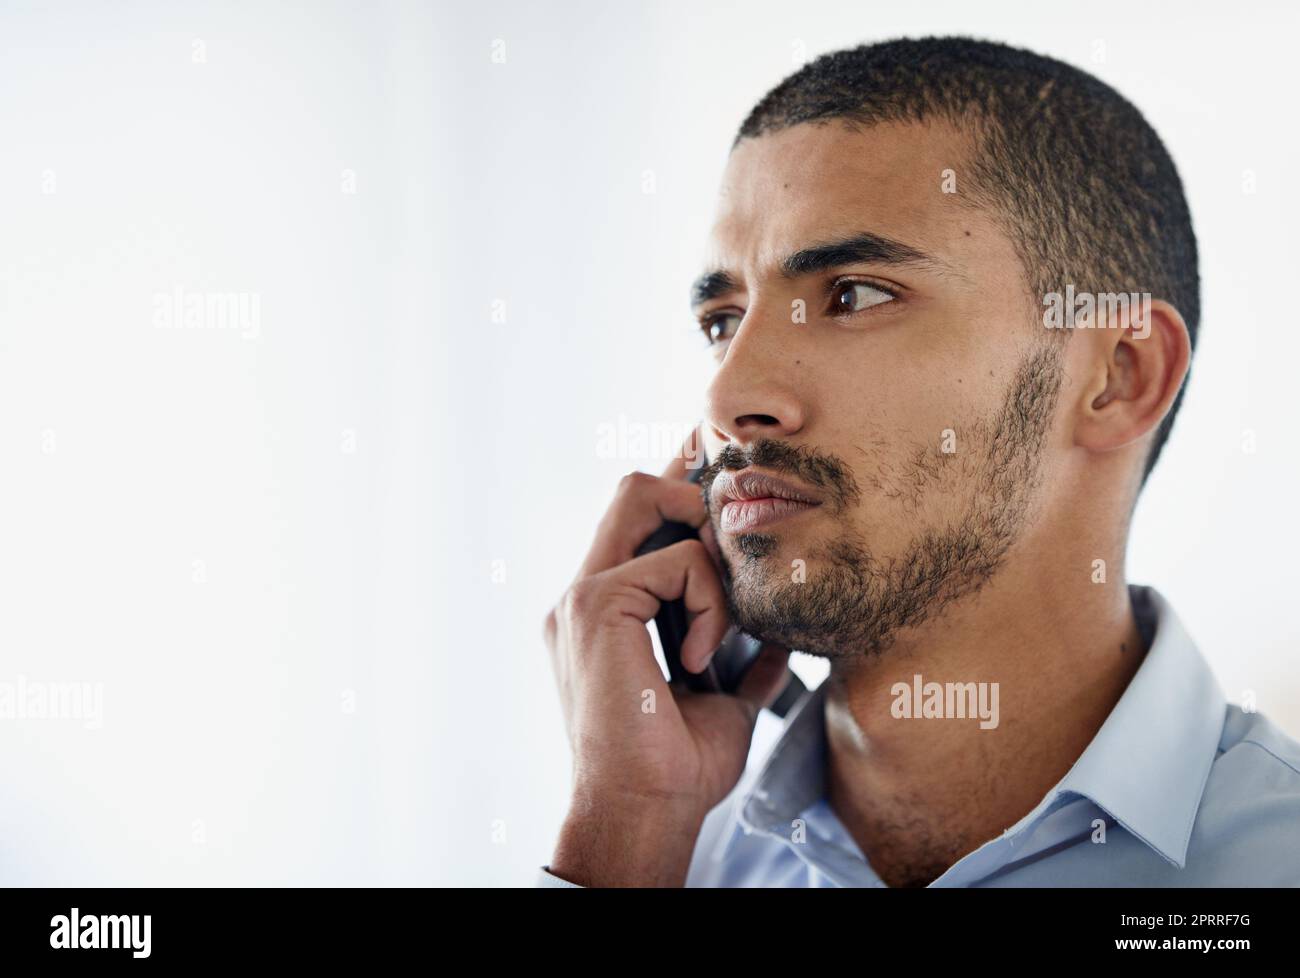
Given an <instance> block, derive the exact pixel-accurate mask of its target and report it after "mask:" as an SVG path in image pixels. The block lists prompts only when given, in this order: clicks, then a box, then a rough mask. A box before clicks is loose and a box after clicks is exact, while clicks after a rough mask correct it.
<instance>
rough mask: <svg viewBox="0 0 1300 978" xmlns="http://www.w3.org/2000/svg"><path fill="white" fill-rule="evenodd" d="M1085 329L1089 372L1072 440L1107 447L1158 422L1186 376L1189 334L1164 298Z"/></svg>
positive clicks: (1094, 447)
mask: <svg viewBox="0 0 1300 978" xmlns="http://www.w3.org/2000/svg"><path fill="white" fill-rule="evenodd" d="M1144 311H1145V315H1143V312H1144ZM1086 333H1087V334H1090V335H1088V340H1089V346H1090V365H1089V367H1088V370H1089V374H1088V382H1087V383H1086V384H1085V385H1084V390H1083V397H1082V402H1081V403H1080V405H1079V409H1080V417H1079V422H1078V424H1077V425H1076V427H1075V439H1074V440H1075V443H1076V444H1078V445H1081V446H1083V447H1084V448H1089V449H1092V450H1093V451H1097V452H1108V451H1112V450H1114V449H1117V448H1122V447H1124V446H1125V445H1130V444H1132V443H1133V442H1135V441H1137V440H1139V439H1140V438H1142V437H1143V436H1145V435H1147V434H1148V433H1149V432H1152V431H1154V430H1155V429H1156V428H1157V427H1158V426H1159V424H1160V422H1161V420H1163V418H1164V416H1165V415H1166V414H1167V413H1168V412H1169V408H1170V406H1171V405H1172V404H1173V403H1174V398H1175V397H1177V396H1178V390H1179V388H1181V387H1182V385H1183V379H1184V378H1185V377H1186V376H1187V365H1188V363H1189V362H1190V361H1191V356H1192V344H1191V338H1190V337H1189V336H1188V335H1187V324H1186V323H1185V322H1183V317H1182V315H1181V314H1180V313H1179V312H1178V310H1177V309H1175V308H1174V307H1173V306H1171V305H1170V304H1169V303H1168V302H1164V301H1162V300H1152V301H1151V302H1150V304H1149V305H1148V306H1147V308H1146V309H1145V310H1143V309H1142V308H1141V306H1140V305H1139V306H1138V307H1137V308H1134V307H1130V309H1129V312H1128V316H1127V319H1126V321H1124V322H1117V323H1115V324H1113V325H1109V324H1103V325H1101V326H1099V327H1098V328H1096V329H1090V330H1087V331H1086ZM1082 338H1083V337H1076V339H1082Z"/></svg>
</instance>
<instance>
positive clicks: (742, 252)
mask: <svg viewBox="0 0 1300 978" xmlns="http://www.w3.org/2000/svg"><path fill="white" fill-rule="evenodd" d="M966 158H967V156H966V146H965V143H964V140H963V139H962V138H961V137H960V136H959V135H958V134H957V133H955V132H954V131H953V130H951V129H949V128H948V127H946V126H939V125H922V124H897V123H882V124H879V125H875V126H870V127H866V128H861V129H858V130H857V131H854V130H851V129H849V128H848V127H847V126H845V125H844V124H843V123H842V122H840V121H838V120H833V121H830V122H826V123H801V124H799V125H796V126H791V127H789V128H787V129H783V130H780V131H777V132H772V133H767V134H764V135H762V136H759V137H756V138H749V139H744V140H742V141H741V142H740V143H739V144H738V145H737V146H736V148H735V149H734V150H733V151H732V154H731V157H730V159H729V160H728V163H727V168H726V171H725V173H724V175H723V179H722V185H721V188H720V191H719V199H718V209H717V214H716V218H715V221H714V225H713V229H712V233H711V235H710V242H709V249H710V257H711V259H712V260H713V267H719V268H720V267H736V266H737V265H738V264H741V263H744V262H747V261H755V262H757V263H758V264H760V265H761V266H763V267H769V266H772V265H775V264H776V263H778V262H780V261H781V260H782V259H783V258H784V257H785V256H786V255H788V254H790V253H791V252H793V251H796V250H798V249H801V248H806V247H808V246H809V245H810V244H812V243H815V242H818V241H823V240H828V239H835V238H839V237H843V236H846V235H848V234H852V233H858V232H861V231H863V230H871V231H873V232H875V233H878V234H881V235H883V236H886V237H890V238H893V239H895V240H899V241H905V242H908V243H910V244H912V245H915V246H917V247H919V248H922V249H924V250H926V251H930V252H934V253H943V252H944V251H945V249H947V248H948V247H949V246H950V245H955V244H956V243H957V242H956V240H955V239H956V238H959V237H963V236H966V237H968V235H966V234H965V232H966V231H967V230H970V229H971V228H972V227H974V226H975V224H977V223H980V222H978V221H977V220H975V218H976V215H974V214H973V213H972V211H971V209H969V208H967V207H965V206H962V202H960V201H956V200H953V199H952V198H953V196H954V195H953V194H951V193H945V187H946V186H947V187H949V189H955V190H956V191H957V192H958V193H959V192H960V190H961V172H962V170H963V169H964V167H965V160H966ZM945 171H948V173H945Z"/></svg>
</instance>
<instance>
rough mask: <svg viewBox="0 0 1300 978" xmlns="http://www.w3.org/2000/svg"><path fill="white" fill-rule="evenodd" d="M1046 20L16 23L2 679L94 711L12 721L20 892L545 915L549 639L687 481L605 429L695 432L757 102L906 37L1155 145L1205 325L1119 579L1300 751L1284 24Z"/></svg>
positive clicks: (526, 6)
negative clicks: (1077, 70)
mask: <svg viewBox="0 0 1300 978" xmlns="http://www.w3.org/2000/svg"><path fill="white" fill-rule="evenodd" d="M471 6H472V7H473V10H472V12H470V11H468V10H467V9H466V8H469V7H471ZM1046 6H1047V5H1043V4H1038V3H1025V4H1002V5H997V4H990V3H981V4H968V3H945V4H936V3H926V4H908V5H905V8H906V10H905V12H903V11H900V10H899V8H898V5H889V4H873V5H868V4H862V3H853V2H841V3H828V2H822V3H814V2H805V3H799V4H790V3H786V2H770V3H744V4H739V3H725V4H724V3H713V4H708V3H699V2H682V3H637V4H632V3H620V4H608V3H597V2H590V3H567V4H559V3H554V4H537V3H524V2H521V3H484V4H474V5H469V4H450V3H449V4H446V5H442V4H437V5H431V4H416V3H406V4H403V3H385V4H361V3H352V4H338V3H336V4H323V3H312V4H298V5H288V4H273V5H272V4H232V5H224V4H223V5H217V4H194V5H185V4H164V3H122V4H116V3H115V4H112V5H106V4H93V3H83V4H58V5H48V4H36V3H32V4H15V3H7V4H6V5H5V6H4V7H3V9H2V11H0V270H2V271H3V291H2V292H0V447H2V448H3V450H4V453H5V455H4V457H5V461H6V463H7V464H6V466H5V469H4V472H3V476H2V478H0V487H2V489H0V493H2V495H0V499H2V501H3V504H2V505H0V554H2V555H3V556H2V558H0V682H8V683H15V682H17V681H18V679H19V677H24V678H25V680H26V681H37V682H73V681H84V682H91V683H98V684H101V686H100V688H101V689H102V691H103V697H104V700H103V703H104V707H103V709H104V712H103V722H102V725H101V726H99V727H98V728H96V729H87V728H86V726H85V725H84V724H83V723H80V722H77V721H75V720H60V721H55V720H36V719H22V720H5V721H0V764H3V769H2V770H3V779H0V793H3V797H0V883H36V884H49V885H59V884H89V885H111V884H129V885H147V884H154V885H167V884H218V885H227V884H288V883H302V884H324V883H333V884H338V883H369V884H393V883H399V884H429V883H448V884H469V885H491V884H525V885H526V884H528V883H529V882H531V880H532V877H533V873H534V870H535V868H536V867H537V866H538V865H540V864H541V863H543V862H545V861H546V860H547V859H548V858H549V856H550V849H551V845H552V843H553V840H554V833H555V830H556V828H557V826H558V824H559V820H560V818H561V816H562V814H563V812H564V808H565V804H566V800H567V799H566V795H567V787H568V777H569V763H568V756H567V746H566V743H565V739H564V735H563V730H562V725H561V720H560V716H559V711H558V706H557V704H556V700H555V696H554V688H553V680H552V678H551V675H550V670H549V663H548V661H547V657H546V653H545V650H544V647H543V645H542V642H541V638H540V634H541V621H542V617H543V615H544V613H545V611H546V609H547V608H548V607H549V605H550V603H551V602H553V601H554V600H555V598H556V597H558V595H559V594H560V592H561V591H562V590H563V588H564V587H565V586H566V584H567V582H568V580H569V578H570V576H571V575H572V573H573V572H574V570H575V569H576V567H577V564H578V562H579V560H580V558H581V556H582V553H583V552H584V551H585V549H586V547H587V545H588V543H589V540H590V536H591V532H592V530H593V528H594V525H595V521H596V519H597V518H598V516H599V514H600V513H601V511H602V510H603V508H604V506H605V504H606V502H607V501H608V498H609V496H610V494H611V492H612V491H613V489H614V486H615V484H616V483H617V480H618V478H619V477H620V476H621V475H623V474H624V473H625V472H626V471H628V470H630V469H633V468H643V469H646V470H649V471H658V470H659V469H660V468H661V467H662V464H663V459H662V458H661V457H652V456H661V455H663V454H664V452H666V450H667V449H666V448H665V449H663V450H661V451H658V452H655V451H641V450H638V448H637V446H636V445H626V446H624V450H622V451H619V452H616V453H614V457H607V456H608V454H609V453H605V452H602V451H601V444H600V442H599V440H598V432H599V431H600V430H601V428H600V426H602V425H614V426H616V427H618V426H623V430H625V431H629V432H630V431H634V430H635V427H634V426H637V425H641V426H651V428H652V430H653V431H655V432H658V433H663V434H667V435H672V434H675V433H677V432H680V431H682V430H684V427H685V426H686V425H688V424H690V423H691V422H692V421H693V419H695V418H696V417H698V416H699V413H700V395H701V392H702V390H703V387H704V384H705V382H706V378H707V376H708V365H707V360H706V358H705V356H704V354H703V353H702V351H701V348H700V344H699V342H698V341H697V340H696V338H695V336H694V333H693V330H694V326H693V323H692V322H691V320H690V318H689V316H688V315H687V311H686V301H685V300H686V290H687V286H688V283H689V281H690V280H691V279H692V278H693V277H694V275H695V274H697V273H698V271H699V270H700V268H699V260H700V258H701V255H702V247H703V242H704V238H705V234H706V231H707V228H708V225H709V222H710V218H711V214H712V208H713V195H714V192H715V189H716V186H717V180H718V177H719V175H720V173H721V170H722V167H723V165H724V163H725V159H726V153H727V149H728V147H729V145H730V141H731V139H732V136H733V134H734V131H735V129H736V127H737V126H738V125H739V123H740V121H741V119H742V118H743V117H744V115H745V114H746V112H747V111H748V109H749V108H750V106H751V105H752V103H753V102H754V101H756V100H757V99H758V98H759V97H760V96H761V95H762V94H764V93H765V92H766V91H767V90H768V89H769V88H770V87H771V86H772V85H774V84H775V83H776V82H777V81H779V80H780V79H781V78H782V77H784V76H785V75H786V74H788V73H789V72H790V71H792V70H794V68H795V67H796V66H797V64H796V62H797V59H798V58H799V57H801V56H802V57H806V58H810V57H814V56H816V55H817V54H820V53H822V52H825V51H830V50H835V49H838V48H841V47H846V46H849V45H852V44H856V43H859V42H863V41H868V40H873V39H883V38H886V37H893V36H898V35H900V34H912V35H917V34H923V33H968V34H974V35H976V36H980V37H988V38H993V39H998V40H1005V41H1010V42H1013V43H1017V44H1022V45H1026V46H1029V47H1032V48H1034V49H1035V50H1038V51H1040V52H1042V53H1045V54H1050V55H1054V56H1056V57H1059V58H1062V59H1064V60H1067V61H1070V62H1072V63H1074V64H1077V65H1079V66H1080V67H1083V68H1085V69H1087V70H1090V71H1092V72H1093V73H1095V74H1097V75H1098V76H1100V77H1101V78H1102V79H1104V80H1106V81H1107V82H1109V83H1111V84H1112V85H1114V86H1116V87H1117V88H1118V89H1119V90H1120V91H1121V92H1123V93H1125V94H1126V95H1127V96H1128V97H1129V98H1130V99H1132V100H1133V101H1134V102H1135V103H1136V104H1137V105H1138V106H1139V107H1140V108H1141V109H1142V110H1143V111H1144V112H1145V113H1146V114H1147V116H1148V118H1149V119H1150V120H1151V122H1152V123H1153V124H1154V125H1155V127H1156V129H1157V130H1158V131H1159V132H1160V134H1161V135H1162V137H1163V138H1164V139H1165V141H1166V143H1167V144H1168V145H1169V146H1170V148H1171V151H1172V153H1173V155H1174V158H1175V160H1176V162H1177V163H1178V165H1179V167H1180V170H1181V172H1182V174H1183V178H1184V181H1185V183H1186V186H1187V190H1188V194H1189V196H1190V200H1191V207H1192V212H1193V216H1194V219H1195V223H1196V228H1197V232H1198V235H1199V239H1200V245H1201V256H1202V266H1201V274H1202V279H1203V282H1204V289H1203V300H1204V316H1203V326H1202V335H1201V340H1200V346H1199V349H1198V352H1197V354H1196V358H1195V361H1194V365H1193V377H1192V384H1191V388H1190V391H1189V394H1188V396H1187V399H1186V401H1185V404H1184V406H1183V409H1182V413H1181V414H1180V417H1179V420H1178V424H1177V427H1176V429H1175V433H1174V436H1173V438H1172V440H1171V442H1170V444H1169V446H1168V447H1167V448H1166V451H1165V455H1164V457H1163V459H1162V461H1161V463H1160V466H1159V468H1158V469H1157V470H1156V473H1155V475H1154V476H1153V479H1152V481H1151V482H1150V484H1149V485H1148V488H1147V490H1146V493H1145V495H1144V497H1143V500H1142V502H1141V504H1140V506H1139V509H1138V513H1137V518H1136V526H1135V530H1134V535H1133V541H1132V547H1131V555H1130V558H1131V567H1130V577H1131V579H1132V580H1134V581H1137V582H1141V583H1151V584H1155V585H1156V586H1158V587H1159V588H1160V589H1161V590H1162V591H1163V592H1164V593H1165V594H1166V595H1167V596H1168V597H1169V598H1170V599H1171V600H1172V602H1173V604H1174V606H1175V607H1176V608H1177V609H1178V611H1179V612H1180V614H1181V615H1182V616H1183V617H1184V619H1185V621H1186V622H1187V623H1188V625H1189V627H1190V629H1191V631H1192V633H1193V635H1194V636H1195V637H1196V638H1197V640H1198V642H1199V644H1200V646H1201V648H1202V649H1203V651H1204V652H1205V654H1206V656H1207V658H1208V659H1209V660H1210V661H1211V662H1212V664H1213V666H1214V668H1215V671H1216V673H1217V674H1218V676H1219V678H1220V680H1221V682H1222V684H1223V686H1224V688H1225V691H1226V692H1227V693H1228V695H1229V698H1230V699H1233V700H1235V701H1240V700H1241V698H1242V697H1243V696H1244V695H1246V694H1247V692H1248V691H1253V693H1254V695H1255V697H1256V698H1257V702H1258V704H1259V707H1260V708H1261V709H1262V710H1263V711H1264V712H1265V713H1267V714H1269V715H1271V716H1272V717H1273V718H1274V719H1275V720H1276V721H1277V722H1278V723H1280V724H1281V725H1282V726H1283V727H1284V728H1285V729H1286V730H1287V731H1288V732H1290V733H1291V734H1292V735H1293V736H1300V669H1297V668H1296V665H1295V651H1296V648H1297V636H1298V634H1300V624H1297V620H1296V615H1295V613H1294V610H1293V603H1294V602H1293V597H1292V594H1291V591H1292V587H1293V582H1294V580H1295V576H1296V575H1295V572H1294V569H1293V568H1294V561H1295V555H1296V553H1297V550H1298V549H1300V548H1298V546H1297V545H1298V544H1300V540H1298V539H1297V530H1296V520H1295V517H1294V506H1295V496H1296V492H1295V486H1296V484H1297V479H1298V477H1300V466H1298V465H1297V460H1296V449H1295V446H1294V444H1293V437H1294V429H1295V420H1294V419H1295V411H1294V409H1293V398H1294V396H1295V391H1296V383H1295V381H1294V372H1295V365H1296V363H1297V359H1298V354H1300V340H1297V334H1296V328H1295V315H1294V310H1293V301H1292V299H1293V283H1294V280H1295V267H1294V266H1295V258H1296V249H1295V246H1294V234H1295V228H1296V227H1297V226H1300V220H1297V219H1298V218H1300V213H1297V210H1298V207H1297V203H1296V198H1295V194H1294V193H1293V191H1292V186H1291V185H1292V181H1293V174H1294V173H1295V172H1297V166H1298V165H1300V154H1298V153H1297V146H1298V144H1297V137H1296V135H1295V127H1294V125H1293V124H1292V121H1293V115H1294V113H1293V110H1292V106H1291V101H1290V94H1291V92H1292V87H1293V77H1292V73H1293V70H1294V53H1293V50H1292V45H1293V41H1294V37H1295V32H1296V28H1297V26H1300V25H1298V24H1297V23H1296V20H1297V15H1296V14H1295V13H1294V12H1290V13H1287V12H1284V11H1285V10H1286V7H1285V6H1284V5H1282V4H1276V5H1275V4H1247V3H1239V4H1234V5H1233V6H1232V9H1231V11H1230V12H1229V13H1228V14H1226V15H1225V12H1224V8H1223V6H1222V5H1221V4H1209V3H1207V4H1202V5H1196V4H1190V3H1187V2H1182V3H1177V4H1174V3H1169V4H1163V5H1161V4H1142V5H1138V4H1133V3H1131V2H1123V3H1091V4H1088V5H1086V7H1062V8H1060V9H1055V10H1049V9H1044V8H1045V7H1046ZM1291 9H1292V11H1294V8H1291ZM498 42H499V43H498ZM494 54H495V55H496V56H497V57H496V59H495V60H494ZM502 54H504V60H501V55H502ZM200 55H201V56H202V57H201V58H200ZM1247 171H1252V172H1253V179H1254V192H1253V193H1248V192H1246V190H1247V189H1248V180H1249V179H1250V177H1249V176H1248V174H1247ZM51 176H52V177H53V180H52V181H51ZM353 188H354V189H355V192H347V191H348V190H349V189H353ZM648 191H649V192H648ZM177 288H180V289H182V290H185V291H186V292H195V293H200V294H206V293H224V292H234V293H247V294H253V295H256V296H257V297H258V299H259V301H260V324H259V329H258V330H257V332H256V336H246V335H244V333H245V332H247V331H243V332H241V331H238V330H232V329H219V328H208V329H162V328H159V327H158V326H156V325H155V297H156V296H157V295H158V294H159V293H163V294H170V293H171V292H172V291H173V290H174V289H177ZM502 318H504V322H502V321H500V320H501V319H502ZM1252 436H1253V439H1254V445H1255V450H1254V452H1253V453H1249V452H1247V451H1244V450H1243V446H1245V445H1247V442H1248V439H1249V438H1251V437H1252ZM651 447H652V448H653V447H654V446H651ZM1043 586H1044V587H1050V586H1051V582H1043ZM818 665H819V664H818V663H809V662H807V661H805V662H803V663H802V664H801V666H800V668H802V669H804V670H805V673H806V675H808V676H809V677H810V678H813V677H816V676H817V675H819V674H820V673H819V671H818V668H817V666H818ZM760 733H761V735H762V736H763V737H767V736H769V735H770V733H771V730H770V725H768V726H765V729H764V730H763V731H761V732H760Z"/></svg>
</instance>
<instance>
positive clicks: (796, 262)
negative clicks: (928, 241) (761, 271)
mask: <svg viewBox="0 0 1300 978" xmlns="http://www.w3.org/2000/svg"><path fill="white" fill-rule="evenodd" d="M865 262H871V263H873V264H877V265H919V266H930V267H933V268H946V267H947V266H946V263H945V262H943V261H940V260H939V259H938V258H936V257H935V256H934V255H930V254H926V253H925V252H924V251H921V250H920V249H919V248H913V247H912V246H911V245H907V244H903V242H901V241H895V240H893V239H892V238H886V237H884V236H883V235H879V234H872V233H871V232H870V231H864V232H862V233H861V234H855V235H853V236H852V237H848V238H841V239H840V240H838V241H829V242H827V243H826V244H820V245H814V246H813V247H811V248H804V249H803V250H802V251H796V252H795V253H794V254H793V255H790V256H788V257H787V258H785V259H784V260H783V261H782V262H781V274H783V275H785V276H786V277H787V278H797V277H799V276H800V275H811V274H813V273H814V272H824V271H827V270H828V269H832V268H838V267H839V266H841V265H857V264H861V263H865Z"/></svg>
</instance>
